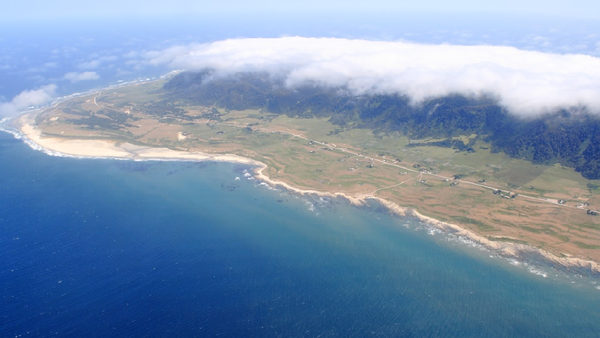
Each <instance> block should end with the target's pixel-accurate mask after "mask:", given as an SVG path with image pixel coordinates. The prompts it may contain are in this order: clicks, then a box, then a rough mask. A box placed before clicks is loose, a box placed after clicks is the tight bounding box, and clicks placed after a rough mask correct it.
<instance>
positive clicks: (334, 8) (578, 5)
mask: <svg viewBox="0 0 600 338" xmlns="http://www.w3.org/2000/svg"><path fill="white" fill-rule="evenodd" d="M2 7H3V8H2V12H1V13H2V14H0V19H2V20H30V19H39V18H47V17H53V18H57V19H64V18H73V17H86V18H98V17H103V18H108V17H117V16H156V15H193V16H199V15H200V16H202V15H211V14H212V15H214V14H218V15H226V14H228V13H232V12H238V13H245V14H246V15H255V14H260V13H265V12H266V13H279V14H280V15H285V14H286V13H287V14H294V15H297V14H298V13H299V12H306V13H314V12H321V13H328V14H331V15H335V14H336V13H339V12H361V13H365V12H372V13H382V12H393V13H396V14H400V13H402V12H421V13H431V12H438V13H450V14H452V13H482V14H485V13H495V14H497V13H509V14H510V13H520V14H524V15H534V16H540V15H547V16H557V17H573V18H592V19H598V18H600V3H599V2H598V1H593V0H571V1H565V0H527V1H523V0H520V1H519V0H503V1H476V0H454V1H446V0H422V1H394V0H387V1H381V0H379V1H377V0H374V1H362V0H361V1H357V0H344V1H342V0H330V1H323V0H305V1H278V0H261V1H244V0H221V1H212V0H211V1H206V0H203V1H193V0H171V1H157V0H121V1H119V0H104V1H94V2H91V1H79V0H54V1H45V0H23V1H11V2H6V3H5V4H3V6H2Z"/></svg>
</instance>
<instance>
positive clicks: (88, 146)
mask: <svg viewBox="0 0 600 338" xmlns="http://www.w3.org/2000/svg"><path fill="white" fill-rule="evenodd" d="M37 113H38V112H31V113H27V114H24V115H21V116H19V117H18V118H16V119H14V120H12V121H11V122H12V123H13V124H14V125H15V127H16V128H18V131H16V132H12V131H9V130H5V131H7V132H9V133H12V134H13V135H14V136H15V137H16V138H22V139H24V141H25V142H26V143H27V144H28V145H29V146H31V147H32V148H34V149H36V150H40V151H43V152H45V153H46V154H48V155H52V156H68V157H79V158H96V159H121V160H133V161H140V160H173V161H199V162H200V161H213V162H228V163H239V164H246V165H251V166H252V167H253V169H252V172H253V174H254V177H255V178H256V179H257V180H259V181H261V182H265V183H266V184H268V185H270V186H272V187H283V188H284V189H286V190H288V191H291V192H293V193H297V194H300V195H317V196H323V197H331V198H336V197H341V198H343V199H345V200H347V201H349V202H350V203H351V204H352V205H355V206H364V205H365V204H366V203H367V201H368V200H375V201H377V202H378V203H380V204H381V205H382V206H384V207H385V208H387V209H388V210H389V211H390V212H391V213H393V214H395V215H398V216H410V217H414V218H416V219H418V220H420V221H422V222H423V223H425V224H427V225H429V226H431V227H433V228H435V229H437V230H440V231H442V232H444V233H446V234H451V235H455V236H458V237H461V238H464V239H467V240H470V241H472V242H474V243H476V244H479V245H481V246H483V247H484V248H486V249H487V250H489V251H491V252H493V253H496V254H498V255H499V256H500V257H503V258H508V259H517V260H519V261H524V260H525V258H524V256H525V255H539V257H540V258H541V259H542V260H543V261H544V262H547V263H549V264H551V265H553V266H554V267H556V268H558V269H561V270H564V271H566V272H573V271H572V270H575V271H576V273H577V272H579V273H587V274H590V275H592V276H594V275H600V264H599V263H598V262H595V261H591V260H587V259H583V258H579V257H571V256H567V257H559V256H557V255H555V254H553V253H551V252H549V251H546V250H544V249H541V248H537V247H534V246H532V245H529V244H519V243H514V242H505V241H494V240H492V239H489V238H486V237H484V236H481V235H478V234H477V233H475V232H473V231H471V230H468V229H465V228H462V227H460V226H459V225H456V224H452V223H447V222H443V221H440V220H437V219H434V218H432V217H429V216H425V215H422V214H420V213H419V212H418V211H417V210H414V209H412V208H405V207H402V206H399V205H397V204H395V203H393V202H391V201H388V200H385V199H383V198H380V197H375V196H372V195H363V196H350V195H348V194H346V193H342V192H334V193H332V192H323V191H317V190H309V189H300V188H297V187H294V186H292V185H290V184H288V183H286V182H283V181H278V180H274V179H271V178H270V177H268V176H267V175H265V174H264V173H263V171H264V170H265V169H266V168H267V165H266V164H264V163H262V162H259V161H256V160H253V159H250V158H247V157H242V156H238V155H233V154H220V155H211V154H207V153H202V152H181V151H176V150H171V149H167V148H155V147H147V146H137V145H133V144H130V143H118V142H111V141H107V140H76V139H73V140H70V139H60V138H52V137H43V136H42V133H41V131H40V130H39V129H37V128H36V127H35V123H34V122H33V119H34V117H35V115H37ZM3 121H4V120H3Z"/></svg>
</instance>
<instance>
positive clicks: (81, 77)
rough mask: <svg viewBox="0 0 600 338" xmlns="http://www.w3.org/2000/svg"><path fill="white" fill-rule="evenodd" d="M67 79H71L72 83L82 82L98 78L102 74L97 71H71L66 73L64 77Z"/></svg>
mask: <svg viewBox="0 0 600 338" xmlns="http://www.w3.org/2000/svg"><path fill="white" fill-rule="evenodd" d="M63 78H64V79H65V80H69V81H71V83H75V82H80V81H90V80H98V79H99V78H100V75H98V73H96V72H81V73H77V72H69V73H67V74H65V76H64V77H63Z"/></svg>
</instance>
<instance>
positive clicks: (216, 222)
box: [0, 133, 600, 337]
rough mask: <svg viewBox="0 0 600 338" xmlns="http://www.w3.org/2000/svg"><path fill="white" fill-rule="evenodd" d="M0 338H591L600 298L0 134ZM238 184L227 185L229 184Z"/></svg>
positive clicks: (484, 259)
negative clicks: (46, 151) (43, 148)
mask: <svg viewBox="0 0 600 338" xmlns="http://www.w3.org/2000/svg"><path fill="white" fill-rule="evenodd" d="M0 157H1V158H2V159H3V166H2V167H1V169H0V187H1V191H2V194H1V199H2V203H1V204H0V205H1V206H2V207H1V210H0V215H1V222H2V227H1V228H0V231H1V234H0V241H1V243H0V254H1V255H2V257H6V258H7V259H3V260H2V261H1V263H0V290H2V301H3V306H2V308H1V309H2V310H1V312H0V318H2V321H1V323H2V324H0V333H1V335H2V336H7V337H8V336H19V335H22V336H51V335H57V336H63V337H64V336H66V337H82V336H85V337H104V336H115V337H131V336H148V337H164V336H189V337H193V336H197V337H200V336H202V337H206V336H218V335H227V336H267V337H274V336H285V337H305V336H315V337H316V336H322V337H332V336H357V337H359V336H366V335H375V336H398V337H402V336H404V337H411V336H414V337H421V336H440V337H442V336H444V337H447V336H457V337H458V336H460V337H481V336H486V337H509V336H547V337H586V336H587V337H592V336H596V334H597V332H598V329H600V307H599V306H598V304H599V302H600V291H598V290H597V289H595V288H594V286H593V285H591V284H589V281H588V280H579V279H578V280H577V283H576V284H573V285H571V283H569V282H568V280H567V279H566V278H564V277H559V278H553V272H552V270H549V272H550V277H549V278H543V277H541V276H539V275H535V274H531V273H529V272H528V271H527V269H525V268H522V267H513V266H511V265H510V264H508V263H507V262H506V261H504V260H502V259H499V258H489V253H488V252H485V251H481V250H480V249H476V248H471V249H468V248H467V246H465V245H463V244H460V243H456V242H452V241H450V242H449V241H448V240H447V239H446V237H444V236H442V235H436V236H432V235H430V234H429V233H428V232H427V231H426V230H425V229H422V230H419V228H421V225H419V223H418V221H416V220H414V219H411V218H398V217H392V216H390V215H388V214H387V213H385V212H382V211H381V210H379V209H378V208H377V206H375V205H374V206H372V207H371V208H362V209H359V208H355V207H351V206H349V205H348V204H347V203H345V202H343V201H339V200H321V199H319V198H299V197H295V196H294V195H292V194H290V193H286V192H282V191H277V190H272V189H269V188H267V187H265V186H264V185H259V184H257V182H256V181H253V180H248V179H247V177H245V176H244V170H246V169H248V168H246V167H240V166H236V165H231V164H223V163H220V164H215V163H181V162H133V161H119V160H98V159H74V158H60V157H52V156H48V155H46V154H44V153H42V152H38V151H34V150H32V149H30V148H29V147H28V146H27V145H25V144H24V143H22V141H20V140H15V139H14V138H12V136H11V135H9V134H5V133H2V134H0ZM238 177H239V178H240V179H236V178H238Z"/></svg>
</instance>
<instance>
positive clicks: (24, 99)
mask: <svg viewBox="0 0 600 338" xmlns="http://www.w3.org/2000/svg"><path fill="white" fill-rule="evenodd" d="M55 91H56V85H54V84H50V85H46V86H43V87H41V88H39V89H35V90H24V91H22V92H21V93H20V94H19V95H17V96H15V97H14V98H13V99H12V100H11V101H10V102H5V103H2V104H0V115H2V116H14V115H16V114H18V113H19V112H21V111H23V110H25V109H27V108H28V107H30V106H39V105H44V104H46V103H48V102H50V101H52V99H53V98H54V93H55Z"/></svg>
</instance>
